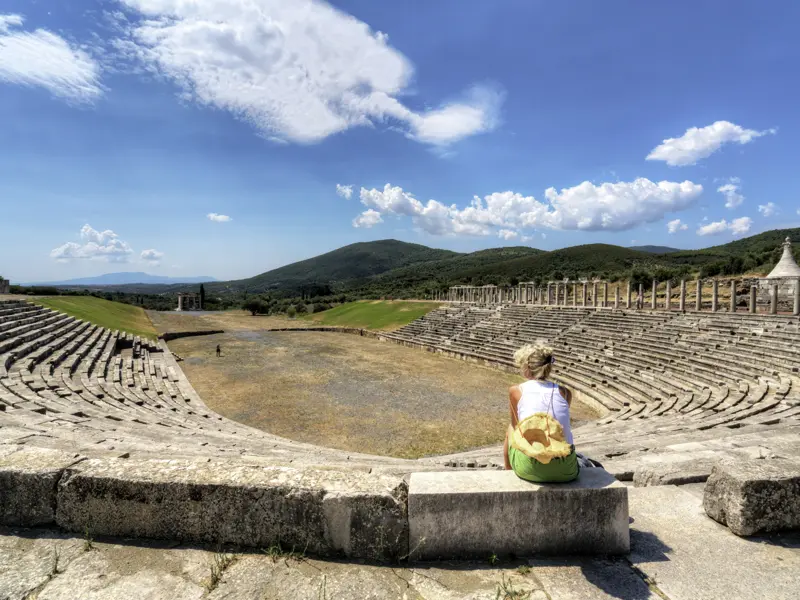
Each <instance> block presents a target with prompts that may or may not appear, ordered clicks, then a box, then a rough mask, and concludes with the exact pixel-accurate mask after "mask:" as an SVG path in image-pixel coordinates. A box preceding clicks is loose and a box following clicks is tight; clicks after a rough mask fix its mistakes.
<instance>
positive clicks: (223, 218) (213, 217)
mask: <svg viewBox="0 0 800 600" xmlns="http://www.w3.org/2000/svg"><path fill="white" fill-rule="evenodd" d="M206 218H207V219H208V220H209V221H215V222H217V223H227V222H228V221H233V219H232V218H231V217H229V216H228V215H218V214H217V213H208V214H207V215H206Z"/></svg>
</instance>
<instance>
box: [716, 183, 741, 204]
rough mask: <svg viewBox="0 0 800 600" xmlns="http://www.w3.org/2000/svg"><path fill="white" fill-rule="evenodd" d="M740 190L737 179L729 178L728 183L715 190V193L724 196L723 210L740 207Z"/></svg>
mask: <svg viewBox="0 0 800 600" xmlns="http://www.w3.org/2000/svg"><path fill="white" fill-rule="evenodd" d="M740 190H741V187H740V186H739V178H738V177H731V178H730V179H729V180H728V183H726V184H724V185H721V186H719V187H718V188H717V191H718V192H719V193H720V194H722V195H724V196H725V208H736V207H738V206H741V205H742V202H744V196H743V195H742V193H741V191H740Z"/></svg>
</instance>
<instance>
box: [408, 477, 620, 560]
mask: <svg viewBox="0 0 800 600" xmlns="http://www.w3.org/2000/svg"><path fill="white" fill-rule="evenodd" d="M627 494H628V489H627V488H626V487H625V486H624V485H623V484H621V483H619V482H618V481H616V480H615V479H614V478H613V477H612V476H611V475H610V474H609V473H607V472H606V471H605V470H603V469H583V470H582V471H581V474H580V476H579V478H578V479H577V480H575V481H572V482H569V483H559V484H533V483H529V482H527V481H523V480H522V479H519V478H518V477H517V476H516V475H515V474H514V473H512V472H511V471H477V472H476V471H446V472H438V473H437V472H429V473H412V474H411V482H410V484H409V492H408V521H409V548H410V551H411V557H412V558H421V559H437V558H456V557H470V556H472V557H475V556H488V555H491V554H496V555H498V556H502V555H509V554H515V555H517V556H530V555H532V554H538V553H543V554H576V553H583V554H624V553H627V552H628V550H629V537H628V495H627Z"/></svg>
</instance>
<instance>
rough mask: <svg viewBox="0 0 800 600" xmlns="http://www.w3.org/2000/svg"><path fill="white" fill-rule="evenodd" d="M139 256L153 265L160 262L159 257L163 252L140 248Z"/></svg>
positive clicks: (161, 256)
mask: <svg viewBox="0 0 800 600" xmlns="http://www.w3.org/2000/svg"><path fill="white" fill-rule="evenodd" d="M139 257H140V258H141V259H142V260H143V261H145V262H146V263H149V264H151V265H153V266H155V265H158V264H161V259H162V258H164V253H163V252H159V251H158V250H154V249H152V248H151V249H149V250H142V253H141V254H140V255H139Z"/></svg>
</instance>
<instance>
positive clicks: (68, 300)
mask: <svg viewBox="0 0 800 600" xmlns="http://www.w3.org/2000/svg"><path fill="white" fill-rule="evenodd" d="M34 302H36V303H38V304H41V305H42V306H44V307H46V308H51V309H53V310H57V311H60V312H63V313H66V314H68V315H70V316H73V317H76V318H78V319H82V320H84V321H89V322H91V323H94V324H95V325H100V326H101V327H106V328H107V329H119V330H120V331H126V332H128V333H132V334H133V335H138V336H141V337H146V338H150V339H155V338H156V337H157V334H156V330H155V327H153V324H152V323H151V322H150V319H149V318H148V316H147V313H145V312H144V310H143V309H142V308H140V307H138V306H131V305H130V304H122V303H121V302H111V301H109V300H104V299H103V298H95V297H94V296H42V297H38V298H36V299H35V300H34Z"/></svg>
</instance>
